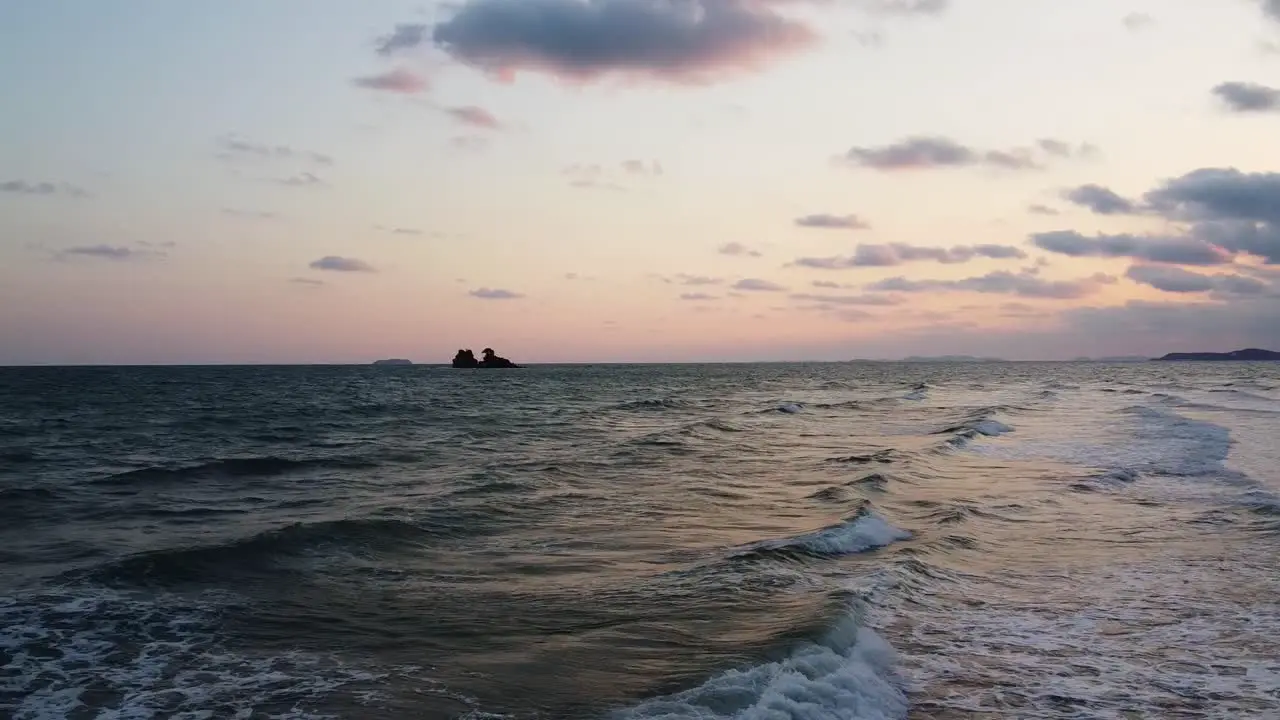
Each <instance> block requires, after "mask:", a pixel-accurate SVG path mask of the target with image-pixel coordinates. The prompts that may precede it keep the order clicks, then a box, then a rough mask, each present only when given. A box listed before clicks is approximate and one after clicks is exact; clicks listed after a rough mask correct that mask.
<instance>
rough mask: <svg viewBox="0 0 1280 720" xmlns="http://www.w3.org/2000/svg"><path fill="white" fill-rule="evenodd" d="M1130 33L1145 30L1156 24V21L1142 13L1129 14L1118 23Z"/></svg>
mask: <svg viewBox="0 0 1280 720" xmlns="http://www.w3.org/2000/svg"><path fill="white" fill-rule="evenodd" d="M1120 22H1121V23H1123V24H1124V26H1125V27H1126V28H1128V29H1129V30H1130V31H1132V32H1137V31H1139V30H1145V29H1146V28H1149V27H1151V26H1152V25H1155V24H1156V19H1155V18H1153V17H1151V16H1150V15H1148V14H1146V13H1142V12H1131V13H1129V14H1128V15H1125V16H1124V19H1122V20H1121V21H1120Z"/></svg>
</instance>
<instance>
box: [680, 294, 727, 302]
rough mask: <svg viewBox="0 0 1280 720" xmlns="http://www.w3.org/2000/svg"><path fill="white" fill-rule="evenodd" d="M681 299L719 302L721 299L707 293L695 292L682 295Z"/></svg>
mask: <svg viewBox="0 0 1280 720" xmlns="http://www.w3.org/2000/svg"><path fill="white" fill-rule="evenodd" d="M680 299H681V300H690V301H696V300H719V299H720V298H719V297H717V296H715V295H708V294H707V293H700V292H693V293H681V294H680Z"/></svg>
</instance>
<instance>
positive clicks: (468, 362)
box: [453, 348, 520, 368]
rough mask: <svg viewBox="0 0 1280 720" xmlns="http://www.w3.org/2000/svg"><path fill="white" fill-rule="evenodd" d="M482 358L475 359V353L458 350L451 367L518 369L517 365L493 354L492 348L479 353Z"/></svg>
mask: <svg viewBox="0 0 1280 720" xmlns="http://www.w3.org/2000/svg"><path fill="white" fill-rule="evenodd" d="M481 354H482V355H484V358H483V359H481V360H477V359H476V355H475V353H473V352H471V351H470V350H459V351H458V354H457V355H454V356H453V366H454V367H456V368H518V367H520V366H519V365H517V364H515V363H513V362H511V361H510V360H508V359H506V358H504V357H499V356H498V355H496V354H495V353H494V352H493V348H485V349H484V350H482V351H481Z"/></svg>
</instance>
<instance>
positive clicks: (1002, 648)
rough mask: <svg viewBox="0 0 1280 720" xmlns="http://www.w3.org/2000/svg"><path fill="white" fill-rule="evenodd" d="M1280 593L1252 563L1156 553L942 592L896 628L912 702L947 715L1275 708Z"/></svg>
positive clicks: (1279, 680)
mask: <svg viewBox="0 0 1280 720" xmlns="http://www.w3.org/2000/svg"><path fill="white" fill-rule="evenodd" d="M1175 568H1176V569H1175ZM1227 578H1229V582H1230V583H1231V584H1230V585H1225V586H1224V584H1223V583H1224V581H1225V579H1227ZM1278 591H1280V585H1278V584H1277V582H1276V580H1275V577H1274V573H1268V572H1267V571H1266V570H1265V568H1264V567H1263V566H1258V565H1257V564H1255V565H1254V566H1252V567H1247V566H1244V565H1241V564H1238V563H1236V562H1234V561H1232V560H1227V559H1224V558H1213V557H1205V558H1200V559H1199V560H1198V561H1189V559H1187V558H1181V557H1169V558H1162V559H1160V561H1159V562H1150V559H1148V560H1147V561H1144V562H1143V563H1141V564H1137V565H1134V564H1129V565H1122V564H1116V565H1106V566H1101V567H1095V568H1090V569H1087V570H1086V569H1078V570H1076V571H1073V572H1070V573H1053V574H1036V575H1033V576H1027V577H1023V578H1002V581H1001V582H1000V584H999V585H998V587H989V586H986V585H984V584H976V585H974V586H973V587H970V588H963V589H961V590H959V592H952V593H942V594H937V595H934V596H932V597H931V598H928V599H926V600H925V601H924V606H917V607H913V608H912V609H911V610H910V611H909V612H906V613H905V614H904V616H903V617H901V618H900V619H899V620H898V621H897V622H895V623H894V624H893V625H892V626H891V628H890V629H889V631H890V632H891V636H892V637H893V638H894V639H895V642H897V643H898V644H899V646H900V648H901V649H902V652H901V660H902V663H901V672H902V674H903V675H904V676H905V677H908V678H910V680H911V682H910V685H909V690H910V692H911V695H912V698H913V701H915V702H916V703H917V704H920V705H926V704H927V706H928V707H930V708H932V709H935V710H937V709H941V708H945V709H946V710H945V711H944V713H945V712H946V711H950V712H952V713H962V714H965V716H966V717H967V716H969V714H973V715H977V716H981V717H990V718H1001V719H1004V718H1009V719H1012V718H1030V717H1035V718H1083V717H1088V718H1098V719H1099V720H1124V719H1126V718H1131V717H1187V718H1191V717H1195V718H1222V719H1223V720H1227V719H1229V718H1231V719H1234V718H1244V717H1250V718H1262V717H1276V716H1277V715H1275V714H1274V713H1275V712H1276V711H1277V709H1280V705H1277V700H1276V698H1277V697H1280V660H1278V659H1277V657H1276V653H1275V647H1276V646H1275V638H1276V637H1277V634H1280V607H1278V606H1277V605H1276V604H1275V603H1274V602H1273V601H1272V599H1273V598H1274V597H1275V593H1276V592H1278ZM1268 713H1272V714H1268ZM941 716H946V717H949V715H945V714H944V715H941Z"/></svg>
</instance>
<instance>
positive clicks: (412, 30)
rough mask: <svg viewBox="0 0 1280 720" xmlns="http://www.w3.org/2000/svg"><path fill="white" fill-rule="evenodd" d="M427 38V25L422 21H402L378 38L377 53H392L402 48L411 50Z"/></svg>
mask: <svg viewBox="0 0 1280 720" xmlns="http://www.w3.org/2000/svg"><path fill="white" fill-rule="evenodd" d="M426 40H427V26H426V25H423V24H421V23H400V24H398V25H396V26H395V29H393V30H392V31H391V32H390V33H389V34H387V35H384V36H382V37H380V38H378V47H377V53H378V54H379V55H391V54H393V53H395V52H397V51H400V50H410V49H413V48H416V47H418V46H419V45H422V44H423V43H424V42H426Z"/></svg>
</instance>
